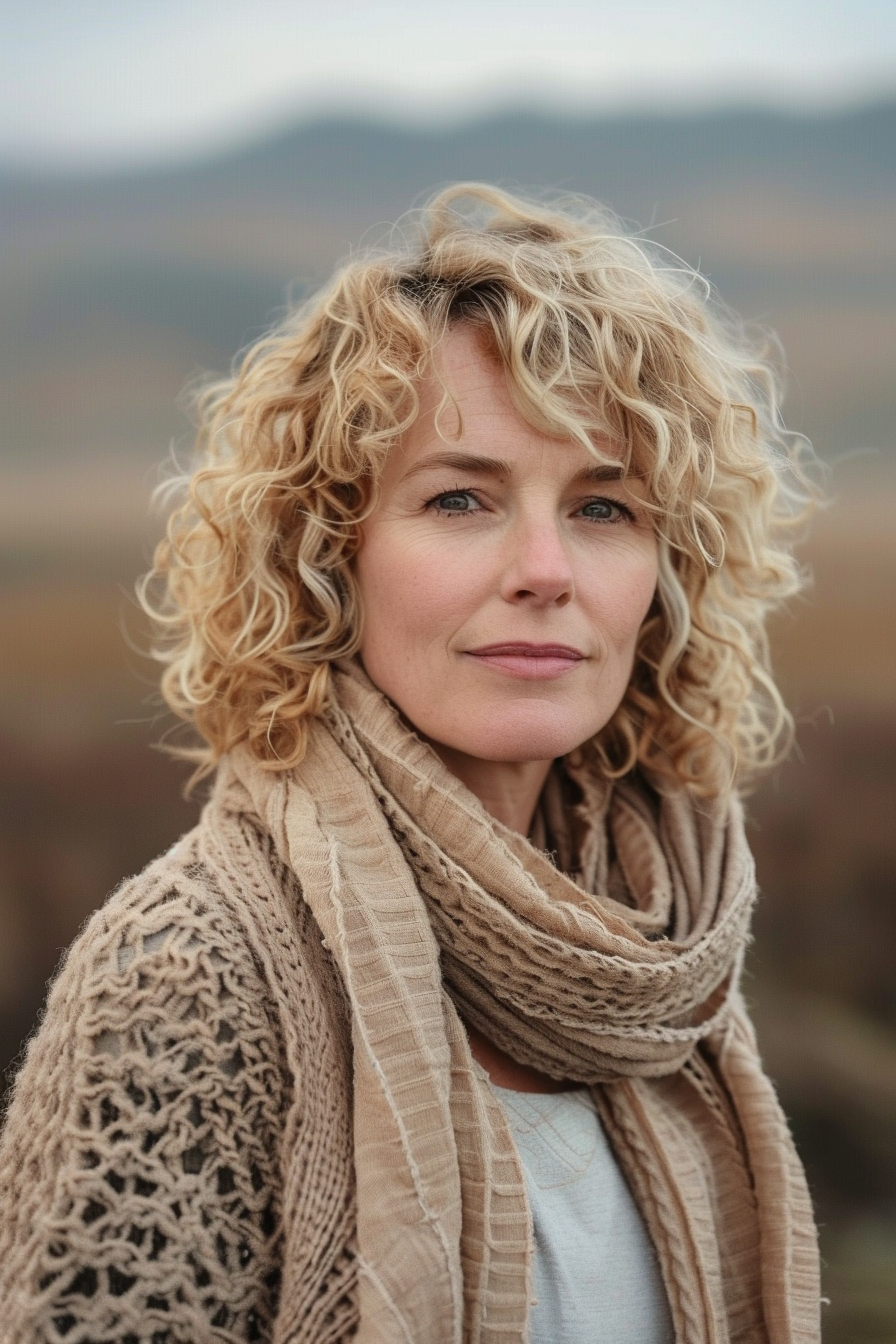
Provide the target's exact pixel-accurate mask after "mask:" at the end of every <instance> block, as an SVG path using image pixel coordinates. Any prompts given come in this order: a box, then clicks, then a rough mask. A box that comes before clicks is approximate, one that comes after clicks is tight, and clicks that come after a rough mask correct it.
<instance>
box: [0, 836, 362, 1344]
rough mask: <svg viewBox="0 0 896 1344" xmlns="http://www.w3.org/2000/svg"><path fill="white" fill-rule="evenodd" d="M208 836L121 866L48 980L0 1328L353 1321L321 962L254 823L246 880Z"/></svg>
mask: <svg viewBox="0 0 896 1344" xmlns="http://www.w3.org/2000/svg"><path fill="white" fill-rule="evenodd" d="M244 824H245V826H246V827H247V828H251V823H250V822H249V821H246V822H245V823H244ZM205 838H206V836H205V833H204V828H203V827H201V826H200V827H199V828H198V829H197V830H195V831H193V832H192V833H190V834H189V835H187V836H186V837H185V838H184V839H183V840H181V841H180V842H179V843H178V844H177V845H175V847H174V848H173V849H172V850H170V851H169V853H168V854H166V855H165V856H163V857H162V858H160V859H158V860H156V862H154V863H153V864H151V865H150V866H149V868H147V869H146V870H145V871H144V872H143V873H142V874H140V875H139V876H138V877H136V878H134V879H133V880H131V881H129V882H127V883H125V884H124V885H123V886H122V887H120V888H119V890H118V891H117V892H115V894H114V895H113V896H112V897H111V898H110V899H109V900H108V901H107V903H106V904H105V905H104V906H103V907H102V908H101V909H100V910H98V911H97V912H96V914H95V915H94V916H93V917H92V918H91V919H90V921H89V922H88V924H87V926H86V928H85V929H84V930H83V931H82V933H81V936H80V938H79V939H78V941H77V942H76V943H75V944H74V946H73V948H72V949H71V951H70V952H69V954H68V956H67V958H66V960H65V962H64V964H63V966H62V969H61V971H60V973H59V975H58V977H57V979H56V982H55V984H54V986H53V989H52V992H51V994H50V997H49V1001H48V1004H47V1008H46V1012H45V1015H44V1018H43V1022H42V1025H41V1028H40V1030H39V1032H38V1033H37V1035H36V1037H35V1038H34V1040H33V1041H32V1043H31V1046H30V1049H29V1051H28V1054H27V1058H26V1060H25V1063H24V1066H23V1068H22V1070H21V1073H20V1074H19V1077H18V1079H17V1081H16V1085H15V1091H14V1095H13V1099H12V1103H11V1107H10V1111H9V1114H8V1117H7V1124H6V1127H5V1130H4V1134H3V1139H2V1147H0V1338H2V1339H3V1341H4V1344H38V1341H39V1342H40V1344H50V1342H51V1341H52V1344H87V1341H94V1342H98V1341H101V1340H102V1341H109V1342H110V1344H111V1342H112V1341H114V1344H206V1341H212V1340H214V1341H216V1344H217V1342H218V1341H221V1342H223V1341H228V1342H230V1341H233V1344H236V1342H237V1341H239V1344H251V1341H262V1340H264V1341H267V1340H269V1339H271V1338H272V1337H273V1338H275V1339H277V1340H285V1339H292V1338H296V1339H302V1340H315V1341H317V1340H319V1341H321V1344H323V1341H330V1340H332V1341H336V1340H344V1339H347V1338H350V1337H351V1334H352V1332H353V1329H354V1327H355V1325H356V1322H357V1304H356V1303H357V1294H356V1277H357V1276H356V1267H355V1259H354V1255H353V1237H354V1228H355V1193H354V1182H353V1179H352V1178H351V1172H352V1161H351V1132H352V1126H351V1059H350V1051H349V1050H348V1049H347V1048H345V1045H344V1044H343V1043H345V1042H347V1041H349V1040H350V1032H348V1031H347V1030H346V1021H345V1013H346V1006H345V1003H344V999H343V995H342V992H341V989H340V981H339V976H338V974H337V973H336V972H335V968H333V967H332V965H331V959H330V956H329V953H328V952H327V950H326V949H325V948H324V947H323V946H322V943H321V935H320V930H319V929H318V928H317V926H316V925H315V923H314V921H313V919H312V917H311V914H310V912H309V910H308V907H307V905H305V903H304V902H303V901H302V899H301V893H300V892H299V890H298V888H297V885H296V882H295V879H294V878H293V876H292V874H291V873H290V872H289V871H288V870H286V869H284V868H282V866H281V865H280V864H279V862H278V860H277V857H276V855H275V854H274V851H273V847H272V845H271V842H270V838H269V837H268V836H266V835H264V834H262V833H257V834H254V835H253V836H252V839H251V843H252V844H253V845H254V846H261V847H262V848H263V850H264V852H265V853H266V854H267V855H268V856H269V858H270V862H271V865H272V868H273V869H274V870H275V872H276V878H277V880H276V882H274V883H271V884H269V885H266V886H265V887H264V889H260V890H251V889H246V888H241V889H240V890H235V889H228V888H227V887H225V886H224V885H222V883H221V882H220V880H219V876H218V874H216V872H215V871H214V869H213V867H212V866H211V865H210V864H209V863H208V862H207V860H206V858H205V856H204V852H203V851H204V843H203V842H204V839H205ZM272 892H278V893H279V895H280V899H279V900H278V901H277V902H276V905H275V906H274V907H272V905H271V893H272ZM321 1190H326V1191H327V1192H328V1195H329V1199H328V1212H329V1221H328V1225H327V1226H326V1227H325V1228H323V1229H321V1227H320V1224H319V1220H318V1217H317V1213H318V1210H317V1209H316V1208H315V1207H314V1198H315V1194H316V1192H320V1191H321ZM311 1228H313V1229H314V1234H313V1235H309V1229H311Z"/></svg>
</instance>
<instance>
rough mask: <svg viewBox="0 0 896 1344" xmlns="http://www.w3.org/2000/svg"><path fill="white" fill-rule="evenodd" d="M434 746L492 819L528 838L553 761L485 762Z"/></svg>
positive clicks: (437, 753) (448, 748)
mask: <svg viewBox="0 0 896 1344" xmlns="http://www.w3.org/2000/svg"><path fill="white" fill-rule="evenodd" d="M430 746H431V747H432V748H433V750H434V751H435V753H436V755H437V756H438V757H440V759H441V760H442V762H443V764H444V765H446V766H447V767H448V769H449V770H450V771H451V773H452V774H453V775H456V776H457V778H458V779H459V780H460V782H461V783H462V784H465V785H466V786H467V788H468V789H469V790H470V792H471V793H473V794H475V795H476V797H477V798H478V799H479V801H480V803H481V804H482V806H483V807H484V808H485V810H486V812H488V813H489V815H490V816H492V817H494V818H495V820H496V821H500V822H501V823H502V825H504V826H506V827H508V829H509V830H511V831H518V832H519V834H520V835H527V834H528V833H529V829H530V827H531V825H532V818H533V816H534V815H535V808H536V805H537V803H538V798H539V795H540V793H541V790H542V788H543V787H544V782H545V780H546V779H547V777H548V771H549V770H550V768H551V765H552V762H551V761H483V760H480V759H479V758H478V757H477V756H468V755H467V754H466V753H465V752H463V751H455V750H454V749H453V748H452V747H445V746H443V745H442V744H441V743H439V742H431V743H430Z"/></svg>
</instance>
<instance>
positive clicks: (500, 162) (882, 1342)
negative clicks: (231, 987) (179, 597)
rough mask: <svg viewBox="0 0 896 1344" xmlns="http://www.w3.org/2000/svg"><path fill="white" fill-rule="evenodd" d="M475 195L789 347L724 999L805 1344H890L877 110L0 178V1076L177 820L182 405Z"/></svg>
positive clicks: (895, 1142) (886, 479) (895, 252)
mask: <svg viewBox="0 0 896 1344" xmlns="http://www.w3.org/2000/svg"><path fill="white" fill-rule="evenodd" d="M465 176H473V177H482V178H487V179H490V180H501V181H504V182H507V183H508V184H511V185H512V184H519V183H530V184H533V183H534V184H538V185H544V186H552V187H556V188H561V189H564V190H566V189H573V188H574V189H577V190H585V191H589V192H591V193H592V194H594V195H597V196H598V197H602V198H604V199H605V200H606V201H607V202H608V204H610V205H611V206H613V207H614V208H615V209H616V210H617V211H618V212H619V213H620V214H622V215H624V216H625V217H627V218H632V219H637V220H639V221H640V222H641V223H642V224H647V225H650V226H651V228H650V232H651V236H653V237H656V238H657V239H658V240H659V241H661V242H663V243H664V244H666V245H668V246H670V247H674V248H676V249H677V250H678V251H680V252H681V254H682V255H683V256H684V257H685V258H686V259H687V260H688V261H690V262H692V263H700V264H702V266H703V267H704V269H705V270H706V271H707V272H708V273H709V274H710V275H711V276H712V278H713V280H714V281H715V283H716V284H717V285H718V287H719V289H720V291H721V294H722V296H723V298H724V299H725V300H726V301H728V302H730V303H732V304H734V305H735V306H736V307H738V308H739V309H740V310H741V311H742V312H744V313H745V315H746V316H747V317H748V318H749V319H753V320H758V321H760V322H762V323H764V324H768V325H770V326H772V327H774V328H776V329H777V330H778V331H779V333H780V334H781V336H782V338H783V340H784V344H785V348H786V350H787V356H788V368H789V373H790V395H789V399H788V404H787V410H788V418H789V421H790V423H791V424H792V425H793V426H794V427H795V428H799V429H803V430H805V431H806V432H808V433H809V434H810V435H811V436H812V437H813V439H814V440H815V441H816V443H817V445H818V447H819V449H820V451H821V452H822V454H823V456H825V457H826V458H827V460H828V461H829V462H831V463H832V464H833V466H832V475H831V483H830V493H831V497H832V504H831V507H830V508H828V509H827V510H825V511H823V512H821V513H820V514H819V515H818V517H817V519H816V524H815V527H814V529H813V533H812V537H811V541H810V543H809V545H808V547H807V549H806V552H805V558H806V560H807V562H808V563H809V564H810V565H811V567H812V569H813V571H814V573H815V584H814V587H813V588H812V589H811V590H810V592H809V594H808V595H807V597H806V598H805V599H802V600H801V601H800V602H798V603H797V604H795V605H794V607H793V609H792V610H791V612H790V613H789V614H787V615H786V616H784V617H782V618H780V619H779V620H778V621H777V623H776V625H775V628H774V631H773V637H774V648H775V663H776V667H777V669H778V671H779V674H780V678H781V681H782V683H783V685H784V687H785V690H786V693H787V695H788V698H789V701H790V703H791V704H792V706H793V707H794V709H795V711H796V713H797V718H798V722H799V750H798V751H797V753H795V755H794V757H793V758H792V760H791V761H790V762H788V763H787V764H786V765H785V766H783V767H782V768H781V769H780V770H779V771H778V772H777V773H776V775H775V776H774V778H772V779H770V780H769V781H768V782H767V784H766V785H765V786H764V787H763V789H762V790H761V792H760V793H759V794H758V795H757V797H756V798H755V799H754V800H753V803H752V806H751V818H752V822H751V825H752V830H751V836H752V840H753V844H754V849H755V851H756V855H757V862H758V866H759V873H760V882H761V887H762V899H761V903H760V909H759V915H758V919H757V926H756V942H755V946H754V949H753V951H752V954H751V960H750V966H749V975H748V981H747V992H748V996H749V998H750V1000H751V1003H752V1005H753V1009H754V1013H755V1016H756V1020H757V1023H758V1025H759V1030H760V1036H761V1041H762V1044H763V1049H764V1051H765V1055H766V1058H767V1062H768V1065H769V1068H770V1071H771V1072H772V1074H773V1076H774V1077H775V1078H776V1080H777V1082H778V1084H779V1087H780V1091H781V1095H782V1098H783V1100H784V1103H785V1106H786V1108H787V1110H788V1112H789V1114H790V1115H791V1116H792V1119H793V1122H794V1125H795V1129H796V1133H797V1137H798V1141H799V1144H800V1147H801V1150H802V1152H803V1155H804V1157H805V1160H806V1162H807V1166H808V1169H809V1174H810V1180H811V1183H812V1186H813V1190H814V1192H815V1196H816V1199H817V1202H818V1207H819V1213H820V1217H821V1221H822V1235H823V1244H824V1252H825V1258H826V1265H827V1267H826V1291H827V1294H828V1296H829V1297H830V1298H831V1299H832V1305H831V1307H830V1310H829V1323H828V1327H827V1331H826V1336H825V1338H826V1340H827V1341H828V1344H896V1273H894V1265H896V1124H894V1116H896V976H894V973H893V966H894V964H896V820H894V819H896V698H894V668H896V603H894V599H893V593H894V586H896V527H894V524H893V517H894V510H896V433H894V425H896V228H894V222H896V209H894V206H896V105H883V106H880V107H877V108H873V109H869V110H867V112H865V113H861V114H859V113H856V114H848V115H844V116H842V117H840V118H839V120H838V119H836V118H833V119H829V120H827V121H823V120H821V119H819V121H817V122H812V121H811V120H805V121H802V122H798V121H797V120H796V119H787V118H777V119H776V118H773V117H770V116H765V115H764V114H762V115H760V114H755V115H754V114H743V115H742V116H740V117H738V116H737V115H734V114H731V115H724V116H723V115H720V116H718V117H716V118H712V117H709V116H707V117H705V118H703V119H702V120H701V119H700V118H690V119H688V118H683V119H681V118H680V119H678V121H673V120H667V121H660V120H656V121H654V122H649V121H647V120H644V119H642V120H640V121H634V120H630V121H624V120H620V121H608V122H603V123H600V122H595V123H588V124H585V123H568V124H560V123H557V122H552V121H549V120H547V119H542V120H539V119H537V118H534V117H526V116H523V115H522V114H520V115H519V116H518V117H516V118H515V119H514V118H511V117H507V118H504V119H501V118H497V119H493V120H492V121H491V122H489V123H484V124H483V125H482V126H480V127H476V128H468V130H467V131H465V132H460V131H455V132H447V131H446V132H444V133H436V132H427V133H426V134H425V135H420V136H416V137H415V136H413V135H408V134H405V133H399V132H394V131H388V130H386V129H384V128H376V127H366V126H363V125H354V124H351V123H334V124H331V125H321V126H318V127H311V128H306V130H304V131H299V132H295V133H291V134H289V135H284V136H283V137H282V138H281V139H280V140H278V141H274V142H271V143H269V144H267V145H262V146H259V147H258V148H257V150H255V151H251V152H250V151H246V152H244V153H241V154H240V155H239V156H234V157H232V158H230V159H228V158H226V157H225V158H222V159H220V160H218V161H215V162H213V163H208V164H198V165H195V166H194V167H188V168H180V169H178V171H177V172H174V171H172V172H170V173H161V172H158V173H156V174H154V175H153V174H142V175H139V174H133V175H131V176H127V175H123V174H122V175H119V176H118V177H115V178H97V179H84V180H79V179H71V180H62V179H56V180H52V181H48V180H39V179H32V178H26V177H24V176H22V175H21V174H19V175H18V176H17V177H12V176H10V175H6V177H4V175H3V173H2V171H0V242H2V244H3V246H2V249H0V445H2V452H3V462H4V468H3V484H2V490H0V631H2V661H0V800H2V803H0V1065H3V1064H6V1063H7V1062H8V1061H12V1060H13V1059H14V1057H15V1056H16V1054H17V1053H18V1051H19V1049H20V1046H21V1043H22V1041H23V1040H24V1038H25V1036H26V1035H27V1033H28V1031H29V1030H30V1029H31V1027H32V1025H33V1023H34V1021H35V1018H36V1015H37V1013H38V1011H39V1008H40V1004H41V1002H42V999H43V996H44V992H45V982H46V980H47V977H48V976H49V975H50V974H51V973H52V970H53V967H54V965H55V964H56V962H57V959H58V956H59V954H60V952H61V950H62V949H63V948H64V947H65V946H66V945H67V944H68V942H69V941H70V940H71V938H72V936H73V934H74V932H75V930H76V929H77V927H78V925H79V924H80V923H81V921H82V920H83V919H84V918H85V917H86V916H87V914H89V912H90V911H91V910H93V909H94V908H95V907H96V906H97V905H98V904H99V903H100V902H101V901H102V899H103V897H104V896H105V894H106V893H107V892H108V891H109V890H110V889H112V888H113V887H114V886H115V885H116V884H117V882H118V881H119V880H120V879H121V878H122V877H123V876H125V875H127V874H129V873H132V872H134V871H136V870H137V869H139V868H140V867H141V866H142V865H143V864H144V863H145V862H146V861H147V860H148V859H149V858H151V857H152V856H153V855H154V854H155V853H157V852H159V851H160V850H161V849H163V848H165V847H167V846H168V845H169V844H170V843H171V841H172V840H173V839H174V838H175V837H176V835H177V834H179V833H180V832H181V831H182V830H183V829H185V828H186V827H187V826H189V825H190V824H191V823H192V820H193V818H194V817H195V815H196V808H197V804H195V803H191V804H187V803H185V802H183V800H182V799H181V798H180V795H179V789H180V786H181V783H182V781H183V779H184V774H185V772H184V771H183V770H182V769H181V768H179V767H177V766H175V765H172V764H171V763H169V762H168V761H167V760H166V759H165V758H164V757H162V756H161V755H160V754H159V753H157V752H155V751H152V750H151V749H150V746H149V744H150V743H151V742H153V741H155V740H157V739H158V737H159V736H160V734H161V733H162V732H163V731H164V730H165V729H166V728H167V727H168V726H169V725H168V721H167V720H166V719H163V718H160V717H158V706H157V704H156V702H155V700H154V672H153V670H152V668H151V666H150V665H149V664H148V663H147V662H146V661H145V660H144V659H142V658H141V657H140V655H139V653H138V652H137V651H136V649H135V647H133V646H135V645H136V646H139V645H140V644H141V642H142V641H144V640H145V630H144V628H143V625H142V622H141V620H140V618H139V614H138V612H137V610H136V607H135V605H134V602H133V599H132V596H131V594H132V592H133V581H134V579H135V577H136V576H137V574H138V573H139V572H140V571H141V570H142V569H143V568H144V567H145V565H146V563H147V562H148V557H149V553H150V550H151V546H152V543H153V540H154V537H155V535H156V533H157V530H158V526H159V524H158V521H157V520H156V519H153V518H152V517H151V515H150V513H149V508H148V500H149V494H150V492H151V490H152V487H153V485H154V484H155V482H156V481H157V479H158V464H159V462H160V460H161V459H162V458H163V457H164V456H165V454H166V452H167V451H168V448H169V443H170V442H171V440H174V441H176V443H178V444H183V443H184V442H186V441H187V439H188V436H189V430H188V425H187V422H186V420H185V418H184V415H183V413H182V411H181V410H179V409H178V404H177V401H178V396H179V394H180V391H181V389H182V387H183V385H184V384H185V382H186V381H187V380H188V379H190V378H192V377H193V376H194V375H195V374H196V373H197V371H199V370H201V369H203V368H218V369H220V368H223V367H226V364H227V362H228V361H229V359H230V357H231V356H232V354H233V353H234V351H235V350H236V349H237V348H238V347H239V346H240V345H241V344H243V343H245V341H246V340H248V339H250V338H251V337H252V336H253V335H257V334H259V333H260V332H261V331H262V330H263V328H264V326H265V324H266V323H267V321H268V320H269V318H270V317H271V315H272V314H273V313H275V312H276V311H277V310H278V309H279V308H280V307H281V306H282V304H283V303H284V301H285V297H286V294H287V290H288V288H289V287H291V288H292V292H293V293H297V292H301V291H302V290H304V289H305V288H307V286H308V285H310V284H312V283H314V282H315V281H316V280H317V279H319V278H320V277H321V276H323V275H324V274H325V273H326V272H327V271H328V270H329V269H330V267H331V266H332V264H333V262H334V261H335V260H336V258H337V257H338V256H340V255H341V254H342V253H343V252H344V251H345V250H346V248H347V247H348V246H349V245H350V244H351V243H357V242H358V240H360V239H362V238H364V239H366V241H367V242H373V241H375V240H376V239H377V238H379V237H381V236H382V232H383V222H384V221H387V220H390V219H394V218H396V217H397V216H398V215H399V214H400V213H401V211H402V210H403V209H405V208H406V207H407V206H408V205H409V204H411V203H412V202H413V201H414V199H415V197H416V196H418V194H419V193H420V192H422V191H425V190H427V189H429V188H431V187H432V186H434V185H436V184H438V183H439V182H442V181H446V180H449V179H452V178H459V177H465ZM126 633H127V638H126V637H125V634H126ZM129 645H130V646H131V647H129Z"/></svg>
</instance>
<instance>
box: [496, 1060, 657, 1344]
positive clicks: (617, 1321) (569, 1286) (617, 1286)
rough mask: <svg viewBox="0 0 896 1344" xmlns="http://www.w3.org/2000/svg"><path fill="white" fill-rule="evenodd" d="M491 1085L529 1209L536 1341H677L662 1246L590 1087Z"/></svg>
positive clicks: (616, 1343) (651, 1343) (600, 1343)
mask: <svg viewBox="0 0 896 1344" xmlns="http://www.w3.org/2000/svg"><path fill="white" fill-rule="evenodd" d="M492 1086H493V1087H494V1091H495V1094H496V1096H497V1097H498V1099H499V1100H500V1102H501V1104H502V1106H503V1107H504V1111H505V1114H506V1115H507V1119H508V1121H509V1123H510V1127H511V1130H512V1131H513V1137H514V1140H515V1141H516V1146H517V1150H518V1152H519V1155H520V1161H521V1163H522V1167H523V1172H524V1175H525V1180H526V1193H527V1195H528V1198H529V1205H530V1208H531V1210H532V1219H533V1224H534V1233H535V1265H534V1290H535V1296H536V1298H537V1299H538V1301H537V1305H536V1306H534V1307H533V1308H532V1309H531V1313H530V1318H529V1322H530V1327H529V1328H530V1337H531V1341H532V1344H673V1341H674V1338H675V1332H674V1330H673V1327H672V1319H671V1316H670V1314H669V1303H668V1299H667V1297H666V1290H665V1288H664V1287H663V1282H662V1279H661V1277H660V1271H659V1266H658V1264H657V1258H656V1252H655V1251H654V1248H653V1243H652V1242H651V1240H650V1237H649V1235H648V1232H647V1228H646V1227H645V1225H644V1220H643V1218H642V1217H641V1214H640V1211H639V1210H638V1207H637V1205H636V1204H635V1201H634V1199H633V1198H632V1194H631V1191H630V1190H629V1188H628V1185H627V1184H626V1181H625V1178H624V1176H623V1175H622V1172H621V1171H620V1169H619V1165H618V1163H617V1162H616V1158H615V1157H614V1155H613V1152H612V1149H611V1148H610V1145H609V1143H608V1142H607V1138H606V1135H605V1134H604V1131H603V1126H602V1125H601V1123H600V1119H599V1118H598V1115H597V1111H596V1110H595V1106H594V1101H593V1099H592V1097H591V1094H590V1092H589V1091H588V1090H587V1088H576V1089H574V1090H572V1091H569V1092H555V1093H551V1094H549V1095H543V1094H541V1093H532V1092H511V1091H508V1090H507V1089H506V1088H503V1087H497V1086H495V1084H492Z"/></svg>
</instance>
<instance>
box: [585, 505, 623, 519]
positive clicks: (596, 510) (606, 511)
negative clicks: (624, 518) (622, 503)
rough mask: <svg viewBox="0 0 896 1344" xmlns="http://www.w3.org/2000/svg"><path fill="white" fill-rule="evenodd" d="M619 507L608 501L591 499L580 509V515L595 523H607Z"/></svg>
mask: <svg viewBox="0 0 896 1344" xmlns="http://www.w3.org/2000/svg"><path fill="white" fill-rule="evenodd" d="M618 510H619V505H618V504H614V503H613V502H612V501H611V500H609V499H592V500H590V501H589V503H587V504H585V505H584V507H583V508H582V513H583V514H584V515H585V517H586V518H594V519H595V520H596V521H597V522H601V523H602V522H608V521H609V520H610V519H612V518H613V517H614V516H615V513H616V512H618Z"/></svg>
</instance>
